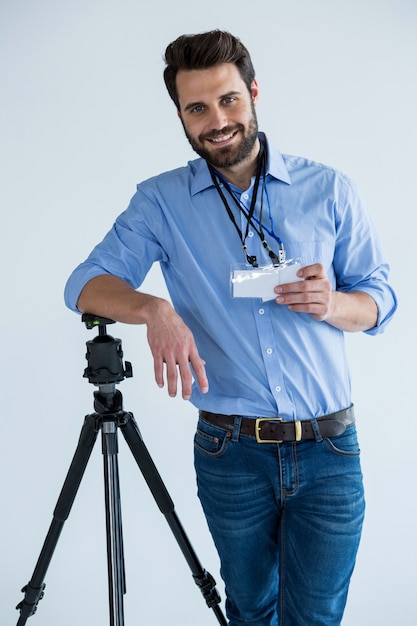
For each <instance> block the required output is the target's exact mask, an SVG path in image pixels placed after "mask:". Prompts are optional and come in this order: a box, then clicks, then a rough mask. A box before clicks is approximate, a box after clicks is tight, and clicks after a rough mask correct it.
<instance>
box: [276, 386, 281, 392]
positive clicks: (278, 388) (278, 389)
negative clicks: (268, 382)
mask: <svg viewBox="0 0 417 626" xmlns="http://www.w3.org/2000/svg"><path fill="white" fill-rule="evenodd" d="M275 391H276V392H277V393H279V392H280V391H281V387H280V386H279V385H277V386H276V387H275Z"/></svg>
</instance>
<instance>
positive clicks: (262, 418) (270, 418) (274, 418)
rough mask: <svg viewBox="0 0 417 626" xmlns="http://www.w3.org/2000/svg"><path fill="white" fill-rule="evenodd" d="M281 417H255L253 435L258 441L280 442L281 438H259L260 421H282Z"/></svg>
mask: <svg viewBox="0 0 417 626" xmlns="http://www.w3.org/2000/svg"><path fill="white" fill-rule="evenodd" d="M282 421H283V419H282V417H257V418H256V421H255V437H256V441H257V442H258V443H282V441H283V440H282V439H261V437H260V433H261V425H260V424H261V422H282Z"/></svg>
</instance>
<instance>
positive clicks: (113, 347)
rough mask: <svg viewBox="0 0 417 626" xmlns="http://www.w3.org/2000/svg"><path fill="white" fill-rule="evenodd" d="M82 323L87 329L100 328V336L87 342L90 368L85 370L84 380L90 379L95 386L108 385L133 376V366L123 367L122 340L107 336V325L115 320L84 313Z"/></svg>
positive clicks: (128, 364)
mask: <svg viewBox="0 0 417 626" xmlns="http://www.w3.org/2000/svg"><path fill="white" fill-rule="evenodd" d="M81 320H82V322H84V323H85V325H86V327H87V329H89V330H91V329H92V328H98V331H99V334H98V335H97V337H94V339H92V340H91V341H87V354H86V355H85V358H86V359H87V362H88V367H86V369H85V370H84V378H88V380H89V382H90V383H92V384H93V385H108V384H112V383H113V384H114V383H118V382H121V381H122V380H124V379H125V378H131V377H132V376H133V372H132V364H131V363H129V362H128V361H126V364H125V367H124V366H123V350H122V342H121V340H120V339H115V338H114V337H111V336H110V335H108V334H107V328H106V327H107V325H108V324H114V323H115V322H114V320H111V319H108V318H107V317H99V316H98V315H91V314H90V313H84V314H83V316H82V318H81Z"/></svg>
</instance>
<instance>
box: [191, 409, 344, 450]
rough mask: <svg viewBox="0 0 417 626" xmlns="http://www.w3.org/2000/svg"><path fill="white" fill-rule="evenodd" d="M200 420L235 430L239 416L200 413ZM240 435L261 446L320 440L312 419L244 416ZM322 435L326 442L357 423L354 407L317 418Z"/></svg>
mask: <svg viewBox="0 0 417 626" xmlns="http://www.w3.org/2000/svg"><path fill="white" fill-rule="evenodd" d="M199 413H200V417H201V418H202V419H203V420H205V421H206V422H209V423H210V424H213V426H218V427H219V428H224V429H225V430H231V431H232V430H234V427H235V419H236V417H239V416H237V415H221V414H219V413H209V412H208V411H200V412H199ZM240 419H241V425H240V429H239V432H240V434H242V435H247V436H249V437H255V439H256V441H257V442H258V443H282V442H284V441H303V440H307V439H317V437H316V434H315V432H314V429H313V424H312V421H311V420H294V421H292V422H286V421H284V420H283V419H282V418H281V417H253V418H251V417H242V418H240ZM316 420H317V426H318V429H319V432H320V435H321V437H322V438H323V439H327V438H328V437H337V436H338V435H342V434H343V433H344V432H345V430H346V428H347V427H348V426H350V425H351V424H354V422H355V414H354V411H353V405H352V406H350V407H349V408H347V409H343V410H342V411H337V412H336V413H330V414H329V415H324V416H323V417H318V418H316Z"/></svg>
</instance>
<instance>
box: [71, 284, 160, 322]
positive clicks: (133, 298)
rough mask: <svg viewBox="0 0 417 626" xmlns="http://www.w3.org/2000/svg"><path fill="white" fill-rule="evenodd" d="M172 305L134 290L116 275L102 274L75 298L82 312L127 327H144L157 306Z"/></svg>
mask: <svg viewBox="0 0 417 626" xmlns="http://www.w3.org/2000/svg"><path fill="white" fill-rule="evenodd" d="M165 306H166V307H168V308H171V305H170V304H169V303H168V302H167V301H166V300H163V299H162V298H157V297H155V296H151V295H148V294H145V293H141V292H138V291H135V289H133V288H132V287H131V286H130V285H128V284H127V283H126V282H125V281H124V280H122V279H121V278H118V277H117V276H112V275H109V274H104V275H102V276H96V277H95V278H93V279H92V280H90V281H89V282H88V283H87V284H86V285H85V286H84V288H83V290H82V292H81V294H80V297H79V298H78V302H77V307H78V309H79V310H80V311H81V312H82V313H93V314H95V315H100V316H102V317H108V318H110V319H113V320H115V321H117V322H124V323H126V324H147V323H148V322H149V320H150V319H152V316H153V314H154V312H155V309H156V307H165Z"/></svg>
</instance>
